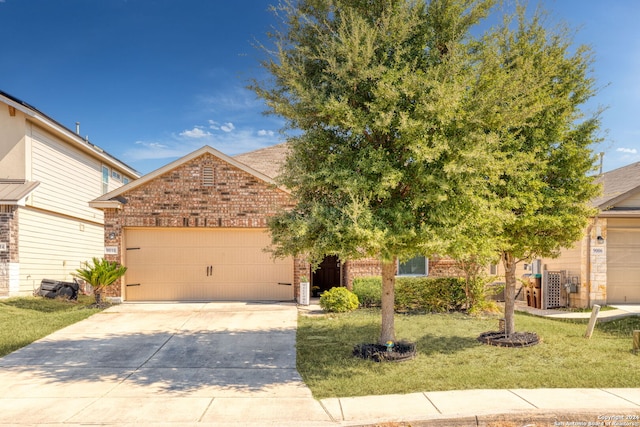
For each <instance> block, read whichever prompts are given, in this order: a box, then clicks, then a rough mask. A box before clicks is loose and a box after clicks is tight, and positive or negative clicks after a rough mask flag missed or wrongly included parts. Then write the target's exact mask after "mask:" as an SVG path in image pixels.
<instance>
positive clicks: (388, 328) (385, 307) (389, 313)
mask: <svg viewBox="0 0 640 427" xmlns="http://www.w3.org/2000/svg"><path fill="white" fill-rule="evenodd" d="M395 285H396V262H395V259H394V260H393V261H391V262H386V261H383V262H382V300H381V302H380V305H381V307H382V328H381V330H380V344H385V343H387V342H388V341H393V342H395V341H396V327H395V318H394V316H395Z"/></svg>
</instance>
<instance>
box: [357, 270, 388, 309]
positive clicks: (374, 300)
mask: <svg viewBox="0 0 640 427" xmlns="http://www.w3.org/2000/svg"><path fill="white" fill-rule="evenodd" d="M353 293H354V294H356V296H357V297H358V301H360V306H361V307H379V306H380V300H381V299H382V278H380V277H358V278H356V279H354V280H353Z"/></svg>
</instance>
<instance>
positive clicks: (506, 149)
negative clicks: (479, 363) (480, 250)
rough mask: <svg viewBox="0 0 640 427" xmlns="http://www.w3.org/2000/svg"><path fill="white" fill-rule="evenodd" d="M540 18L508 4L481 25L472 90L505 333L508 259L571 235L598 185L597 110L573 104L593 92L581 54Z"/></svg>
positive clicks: (511, 272)
mask: <svg viewBox="0 0 640 427" xmlns="http://www.w3.org/2000/svg"><path fill="white" fill-rule="evenodd" d="M544 20H545V15H544V13H543V12H541V11H536V12H535V14H534V15H533V17H531V18H527V15H526V11H525V9H524V8H518V10H517V12H516V13H515V14H514V15H513V16H512V17H507V18H505V20H504V23H503V25H502V26H500V27H499V28H497V29H496V30H494V31H491V32H490V33H488V34H487V35H486V36H485V38H484V39H483V40H482V43H481V46H480V51H481V54H480V60H479V64H480V66H479V68H478V77H479V82H480V84H479V85H478V86H476V88H475V89H476V90H477V91H478V94H477V96H478V97H479V98H480V97H484V99H483V104H482V105H478V108H480V109H486V110H485V112H484V119H483V122H484V124H485V127H486V129H487V130H488V131H490V132H491V133H492V134H493V135H496V136H497V137H498V139H499V143H498V144H497V145H495V146H493V147H492V148H493V149H495V151H494V153H493V156H494V158H495V161H496V162H497V163H498V164H499V165H500V167H501V170H500V171H499V175H498V176H497V178H498V179H494V180H491V181H488V184H489V186H490V188H491V192H492V193H494V196H495V197H494V198H493V200H494V201H495V202H497V203H496V204H495V205H494V209H495V210H497V211H500V212H501V213H502V214H501V215H500V217H501V220H502V223H501V224H500V225H499V226H498V227H496V231H497V233H496V235H495V243H496V244H497V246H496V248H497V251H498V253H499V255H500V259H501V260H502V263H503V265H504V268H505V275H506V289H505V301H506V303H505V319H506V325H505V326H506V333H507V334H512V333H513V332H515V322H514V307H515V294H516V281H517V280H516V279H517V278H516V274H515V273H516V265H517V264H518V262H520V261H524V260H531V259H533V258H538V257H554V256H556V255H558V253H559V251H560V249H561V248H567V247H571V246H572V245H573V244H574V243H575V242H576V241H578V240H579V239H580V238H581V237H582V235H583V233H584V230H585V227H586V225H587V221H588V218H589V216H591V215H593V214H595V212H594V210H593V209H592V208H591V207H590V204H589V201H590V200H591V199H592V198H593V197H594V196H595V195H596V194H597V192H598V191H599V188H598V187H597V186H596V185H595V183H594V181H593V180H594V176H593V175H594V174H593V171H594V168H593V165H594V155H593V152H592V150H591V147H592V146H593V144H594V143H596V142H598V140H599V139H598V130H599V119H598V114H597V112H594V113H593V115H591V116H588V117H587V116H585V115H584V114H583V111H582V108H584V106H585V103H586V101H587V100H589V99H590V98H591V97H592V96H593V95H594V93H595V87H594V84H595V82H594V79H593V78H592V77H591V75H590V71H591V70H590V67H591V64H592V56H591V52H590V50H589V48H588V47H586V46H578V47H577V48H574V47H573V46H572V37H571V33H570V30H569V29H568V28H567V27H566V26H564V25H559V26H556V27H554V28H552V29H548V28H547V27H548V26H547V25H544V24H545V22H544ZM491 97H494V98H495V99H494V100H493V101H491V100H490V99H489V98H491ZM487 101H488V102H487Z"/></svg>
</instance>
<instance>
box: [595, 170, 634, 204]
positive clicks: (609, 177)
mask: <svg viewBox="0 0 640 427" xmlns="http://www.w3.org/2000/svg"><path fill="white" fill-rule="evenodd" d="M596 183H600V184H602V194H601V195H600V196H599V197H597V198H595V199H594V200H593V205H594V206H595V207H597V208H598V209H600V210H607V209H610V208H612V207H614V206H615V205H616V204H619V203H621V202H622V201H624V200H626V199H628V198H630V197H633V196H634V195H636V194H638V193H640V162H637V163H632V164H630V165H627V166H623V167H621V168H618V169H614V170H612V171H609V172H605V173H603V174H602V175H600V176H599V177H598V178H597V179H596Z"/></svg>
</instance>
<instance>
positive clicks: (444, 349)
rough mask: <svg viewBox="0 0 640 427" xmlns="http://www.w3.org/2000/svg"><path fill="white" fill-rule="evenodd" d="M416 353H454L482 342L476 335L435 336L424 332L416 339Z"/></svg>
mask: <svg viewBox="0 0 640 427" xmlns="http://www.w3.org/2000/svg"><path fill="white" fill-rule="evenodd" d="M416 344H417V349H418V354H423V355H425V356H431V355H434V354H455V353H458V352H460V351H464V350H466V349H468V348H472V347H478V346H480V345H482V344H480V343H479V342H478V340H477V339H476V337H460V336H446V337H443V336H437V335H431V334H426V335H424V336H422V337H421V338H420V339H419V340H418V341H417V343H416Z"/></svg>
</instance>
